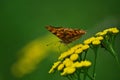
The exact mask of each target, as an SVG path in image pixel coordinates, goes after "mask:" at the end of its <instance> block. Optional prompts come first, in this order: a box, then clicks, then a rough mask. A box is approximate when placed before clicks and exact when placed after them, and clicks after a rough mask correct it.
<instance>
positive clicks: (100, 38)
mask: <svg viewBox="0 0 120 80" xmlns="http://www.w3.org/2000/svg"><path fill="white" fill-rule="evenodd" d="M96 39H97V40H103V39H104V38H103V37H102V36H98V37H96Z"/></svg>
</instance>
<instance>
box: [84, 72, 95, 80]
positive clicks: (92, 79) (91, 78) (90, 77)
mask: <svg viewBox="0 0 120 80" xmlns="http://www.w3.org/2000/svg"><path fill="white" fill-rule="evenodd" d="M85 74H86V75H87V76H88V78H89V79H90V80H95V79H94V78H93V77H92V76H90V75H89V74H88V71H85Z"/></svg>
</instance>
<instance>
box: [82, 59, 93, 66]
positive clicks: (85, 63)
mask: <svg viewBox="0 0 120 80" xmlns="http://www.w3.org/2000/svg"><path fill="white" fill-rule="evenodd" d="M81 64H82V65H83V67H89V66H91V64H92V63H91V62H90V61H87V60H85V61H83V62H81Z"/></svg>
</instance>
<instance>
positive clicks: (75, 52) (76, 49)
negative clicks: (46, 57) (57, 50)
mask: <svg viewBox="0 0 120 80" xmlns="http://www.w3.org/2000/svg"><path fill="white" fill-rule="evenodd" d="M88 48H89V45H87V44H85V45H83V44H78V45H76V46H74V47H72V48H71V49H69V50H68V51H66V52H63V53H62V54H61V55H60V57H59V58H58V60H63V59H64V58H66V57H69V56H70V58H71V59H72V60H76V59H77V58H78V54H80V53H82V52H83V51H84V50H87V49H88Z"/></svg>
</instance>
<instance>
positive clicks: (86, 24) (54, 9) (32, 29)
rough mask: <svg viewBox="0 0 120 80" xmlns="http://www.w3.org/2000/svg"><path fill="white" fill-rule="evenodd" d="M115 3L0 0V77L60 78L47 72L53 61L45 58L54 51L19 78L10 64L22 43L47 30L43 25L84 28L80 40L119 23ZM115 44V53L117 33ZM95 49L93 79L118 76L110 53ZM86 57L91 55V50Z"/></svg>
mask: <svg viewBox="0 0 120 80" xmlns="http://www.w3.org/2000/svg"><path fill="white" fill-rule="evenodd" d="M119 3H120V1H119V0H1V1H0V7H1V8H0V80H63V79H64V78H61V77H60V76H59V75H58V74H54V75H50V74H48V70H49V69H50V65H51V64H52V63H53V62H54V60H53V61H50V60H49V58H51V57H52V56H54V54H51V55H50V56H48V57H46V58H45V59H44V60H43V61H42V62H41V63H40V64H39V66H38V68H37V69H36V70H35V71H33V72H32V73H31V74H28V75H25V76H24V77H22V78H15V77H14V76H12V75H11V72H10V67H11V65H12V64H13V63H14V62H15V59H16V53H17V52H18V51H19V50H20V49H21V48H22V47H23V46H25V45H26V44H27V43H28V42H30V41H32V40H34V39H36V38H38V37H42V36H46V35H48V34H49V32H48V31H47V30H46V29H45V26H46V25H53V26H63V27H71V28H80V29H81V28H82V29H85V30H86V31H87V34H86V36H84V37H83V38H82V39H81V40H83V39H84V38H87V37H89V36H91V35H93V34H94V33H96V32H98V31H100V30H103V29H105V28H107V27H113V26H116V27H120V9H119V8H120V4H119ZM115 44H116V46H115V49H116V51H117V52H118V53H119V52H120V50H119V48H120V34H119V35H118V37H117V39H116V42H115ZM99 53H100V54H99V56H98V60H97V72H96V73H97V76H96V80H119V79H120V70H119V68H118V65H117V63H116V62H115V60H114V59H113V57H112V56H111V55H109V54H108V53H107V52H105V51H104V50H100V52H99ZM118 56H119V59H120V54H118ZM89 58H90V59H92V58H93V56H92V54H91V55H90V57H89ZM54 59H57V57H54Z"/></svg>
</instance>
